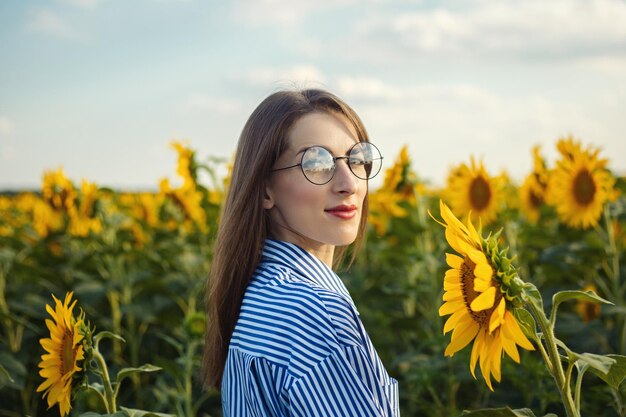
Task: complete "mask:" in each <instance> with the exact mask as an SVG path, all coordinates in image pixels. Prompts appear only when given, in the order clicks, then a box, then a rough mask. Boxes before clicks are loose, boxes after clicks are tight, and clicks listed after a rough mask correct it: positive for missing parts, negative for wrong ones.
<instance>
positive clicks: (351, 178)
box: [333, 159, 359, 194]
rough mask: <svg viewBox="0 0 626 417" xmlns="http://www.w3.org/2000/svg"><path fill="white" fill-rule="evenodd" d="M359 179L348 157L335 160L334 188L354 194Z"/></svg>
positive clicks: (337, 190) (340, 191)
mask: <svg viewBox="0 0 626 417" xmlns="http://www.w3.org/2000/svg"><path fill="white" fill-rule="evenodd" d="M358 180H359V179H358V178H357V177H356V176H355V175H354V174H353V173H352V171H351V170H350V167H349V166H348V160H347V159H341V160H336V161H335V175H334V176H333V189H334V191H336V192H339V193H348V194H354V193H355V192H356V188H357V183H356V182H357V181H358Z"/></svg>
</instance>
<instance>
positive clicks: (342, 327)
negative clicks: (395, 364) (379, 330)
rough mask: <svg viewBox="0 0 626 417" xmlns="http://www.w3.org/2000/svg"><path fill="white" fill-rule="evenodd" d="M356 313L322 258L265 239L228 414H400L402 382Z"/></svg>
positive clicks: (234, 344)
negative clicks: (387, 365)
mask: <svg viewBox="0 0 626 417" xmlns="http://www.w3.org/2000/svg"><path fill="white" fill-rule="evenodd" d="M358 314H359V313H358V311H357V309H356V307H355V305H354V302H353V301H352V298H351V297H350V294H349V293H348V290H347V289H346V287H345V286H344V284H343V282H342V281H341V280H340V279H339V277H338V276H337V275H336V274H335V273H334V272H333V271H332V270H331V269H330V268H328V267H327V266H326V265H325V264H324V263H323V262H322V261H320V260H319V259H317V258H316V257H315V256H313V255H311V254H310V253H308V252H306V251H305V250H303V249H302V248H300V247H298V246H296V245H294V244H291V243H287V242H281V241H276V240H270V239H268V240H266V242H265V248H264V250H263V257H262V260H261V263H260V264H259V266H258V268H257V270H256V272H255V274H254V276H253V277H252V280H251V281H250V284H249V286H248V288H247V290H246V293H245V295H244V299H243V303H242V305H241V312H240V315H239V319H238V321H237V325H236V327H235V330H234V332H233V335H232V338H231V340H230V346H229V350H228V359H227V360H226V367H225V369H224V377H223V380H222V408H223V412H224V416H226V417H248V416H255V417H261V416H316V417H324V416H328V417H330V416H333V417H335V416H359V417H361V416H371V417H383V416H384V417H398V416H399V415H400V412H399V409H398V383H397V381H396V380H395V379H393V378H391V377H389V375H388V374H387V371H386V370H385V368H384V366H383V364H382V363H381V361H380V358H379V357H378V354H377V353H376V350H375V349H374V347H373V346H372V342H371V340H370V338H369V336H368V335H367V333H366V331H365V329H364V328H363V324H362V323H361V320H360V319H359V316H358Z"/></svg>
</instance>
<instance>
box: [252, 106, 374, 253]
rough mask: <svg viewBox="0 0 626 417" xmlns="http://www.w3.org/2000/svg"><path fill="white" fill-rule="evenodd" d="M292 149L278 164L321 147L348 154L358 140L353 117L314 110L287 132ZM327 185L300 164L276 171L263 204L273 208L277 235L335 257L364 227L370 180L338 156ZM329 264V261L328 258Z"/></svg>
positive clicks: (296, 159)
mask: <svg viewBox="0 0 626 417" xmlns="http://www.w3.org/2000/svg"><path fill="white" fill-rule="evenodd" d="M287 141H288V148H287V150H286V151H285V152H284V153H283V154H282V155H281V156H280V158H279V159H278V161H277V162H276V164H275V165H274V169H277V168H283V167H288V166H291V165H295V164H297V163H300V160H301V157H302V153H303V152H304V151H305V150H306V149H307V148H310V147H311V146H321V147H323V148H326V149H327V150H329V151H330V152H331V153H332V155H333V156H345V155H346V154H347V152H348V151H349V150H350V148H351V147H352V146H353V145H354V144H355V143H356V142H357V141H358V137H357V133H356V131H355V130H354V127H353V126H352V124H351V123H350V122H349V121H348V119H347V118H346V117H345V116H343V115H341V114H338V113H309V114H307V115H305V116H303V117H301V118H300V119H299V120H298V121H296V122H295V124H294V125H293V126H292V128H291V129H290V131H289V133H288V135H287ZM335 163H336V167H335V173H334V176H333V178H332V179H331V180H330V181H329V182H328V183H326V184H323V185H316V184H313V183H311V182H309V181H308V180H307V179H306V177H305V176H304V174H303V173H302V170H301V169H300V167H294V168H291V169H286V170H282V171H275V172H273V173H272V175H271V177H270V180H269V183H268V186H267V188H266V197H265V200H264V201H263V207H264V208H265V209H267V210H269V216H270V228H271V232H272V235H273V237H275V238H277V239H280V240H284V241H287V242H291V243H295V244H297V245H299V246H301V247H302V248H304V249H305V250H307V251H309V252H311V253H313V254H315V255H317V256H318V257H319V258H320V259H322V260H323V261H325V262H326V261H327V260H328V254H330V262H332V251H333V250H334V247H335V246H343V245H348V244H350V243H352V242H353V241H354V239H355V238H356V236H357V232H358V230H359V224H360V220H361V213H362V209H363V200H364V198H365V195H366V194H367V181H365V180H362V179H359V178H357V177H355V176H354V174H352V172H351V171H350V168H349V167H348V164H347V163H346V160H344V159H340V160H337V161H336V162H335ZM327 263H328V262H327Z"/></svg>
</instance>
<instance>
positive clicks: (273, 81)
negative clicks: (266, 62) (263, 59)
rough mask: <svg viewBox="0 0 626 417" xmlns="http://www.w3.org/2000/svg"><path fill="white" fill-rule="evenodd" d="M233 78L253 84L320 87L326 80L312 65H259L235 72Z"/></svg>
mask: <svg viewBox="0 0 626 417" xmlns="http://www.w3.org/2000/svg"><path fill="white" fill-rule="evenodd" d="M233 78H234V79H235V80H237V81H244V82H246V83H248V84H250V85H253V86H264V87H267V86H269V85H274V86H277V87H285V88H306V87H320V86H323V85H324V83H325V82H326V77H325V76H324V74H323V73H322V72H321V71H320V70H319V69H317V68H316V67H314V66H312V65H294V66H292V67H291V68H277V67H259V68H253V69H251V70H249V71H246V72H242V73H239V74H235V75H234V76H233Z"/></svg>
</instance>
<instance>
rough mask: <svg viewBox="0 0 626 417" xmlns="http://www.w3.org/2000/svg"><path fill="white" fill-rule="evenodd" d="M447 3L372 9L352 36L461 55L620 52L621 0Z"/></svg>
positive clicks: (624, 15)
mask: <svg viewBox="0 0 626 417" xmlns="http://www.w3.org/2000/svg"><path fill="white" fill-rule="evenodd" d="M449 5H450V6H449V7H448V8H446V7H444V6H439V7H437V8H435V9H425V10H420V11H415V12H405V13H402V14H395V13H393V14H389V13H387V14H385V13H379V14H373V15H372V16H371V17H370V18H369V19H365V20H363V21H362V22H360V23H359V25H357V28H356V34H355V36H354V39H352V40H353V41H355V42H357V43H359V42H365V43H370V42H372V43H373V44H379V45H380V44H381V43H382V44H384V45H387V46H388V47H390V48H393V49H398V48H400V49H402V50H406V49H408V50H410V51H413V52H417V53H421V54H435V55H445V56H459V55H460V56H461V57H463V56H476V55H477V56H490V57H505V58H506V57H511V56H518V57H523V58H526V57H529V58H541V59H553V58H577V57H584V56H598V55H608V56H614V55H617V56H624V55H626V24H624V22H626V2H624V1H621V0H552V1H549V2H547V1H543V0H528V1H523V2H520V1H513V0H503V1H497V2H494V1H474V2H469V3H464V5H465V8H463V9H460V8H459V5H461V4H460V3H449ZM452 6H456V8H452ZM359 39H361V41H359Z"/></svg>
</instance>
